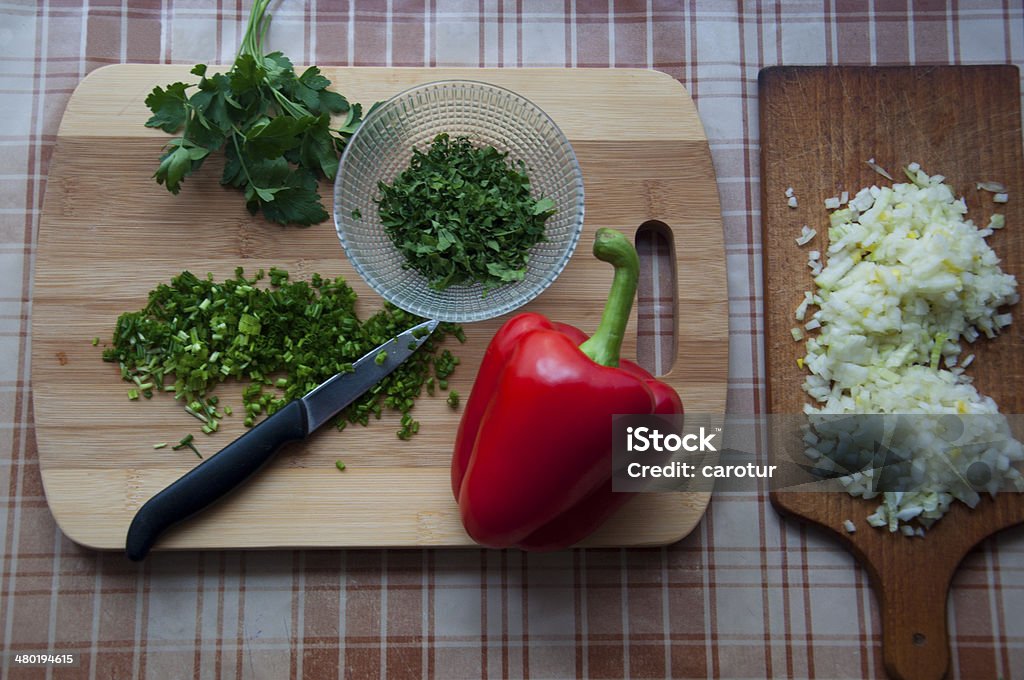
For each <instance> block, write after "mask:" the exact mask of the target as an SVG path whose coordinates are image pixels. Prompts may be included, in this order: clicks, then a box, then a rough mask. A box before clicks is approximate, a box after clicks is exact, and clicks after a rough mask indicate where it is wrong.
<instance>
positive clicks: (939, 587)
mask: <svg viewBox="0 0 1024 680" xmlns="http://www.w3.org/2000/svg"><path fill="white" fill-rule="evenodd" d="M759 95H760V111H761V120H760V131H761V143H762V148H761V164H762V175H761V176H762V201H761V206H762V219H763V224H762V227H763V234H762V245H763V255H764V292H765V336H766V337H765V362H766V370H767V380H768V382H767V388H768V410H769V412H770V413H781V414H793V413H800V412H801V410H802V408H803V405H804V403H805V402H806V401H807V397H806V395H805V394H804V392H803V391H802V389H801V384H802V382H803V378H804V373H803V371H802V370H801V369H800V368H799V367H798V366H797V363H796V359H797V357H798V356H802V355H803V343H802V342H801V343H797V342H794V341H793V338H792V337H791V335H790V328H792V327H793V326H794V325H796V321H795V319H794V316H793V313H794V310H795V309H796V307H797V305H798V304H799V301H800V299H801V298H802V296H803V291H805V290H812V289H813V282H812V280H811V275H810V270H809V269H808V267H807V264H806V260H807V250H810V249H817V250H821V251H822V252H824V251H825V249H826V247H827V232H826V230H827V226H828V213H827V211H826V210H825V209H824V207H823V206H824V200H825V199H826V198H828V197H830V196H838V195H839V194H840V193H841V192H842V191H849V192H850V195H851V196H852V195H853V194H854V193H856V192H857V191H858V190H859V189H861V188H862V187H865V186H870V185H871V184H884V183H889V182H888V181H887V180H885V178H883V177H881V176H879V175H878V174H876V173H875V172H874V170H872V169H871V168H870V167H869V166H868V165H867V164H866V163H865V161H866V160H867V159H869V158H874V159H875V160H876V162H877V163H878V164H879V165H881V166H882V167H883V168H886V169H887V170H888V171H889V172H890V174H892V175H893V176H894V177H896V178H897V181H900V180H901V179H902V178H903V177H902V172H901V170H900V168H901V167H903V166H905V165H907V164H908V163H910V162H912V161H917V162H919V163H920V164H921V165H922V167H923V168H924V170H925V171H926V172H928V173H929V174H943V175H945V176H946V177H947V181H948V182H949V183H950V184H951V185H952V187H953V188H954V191H955V192H956V193H957V194H958V195H962V196H964V197H965V198H966V201H967V205H968V209H969V213H968V217H969V218H971V219H973V220H974V222H975V223H976V224H981V225H984V224H987V223H988V220H989V217H990V216H991V214H992V213H993V212H994V211H995V210H997V209H998V211H999V212H1003V213H1004V214H1005V215H1006V222H1007V228H1006V229H1004V230H1002V231H1000V232H997V233H996V234H995V235H993V236H992V237H990V238H989V239H988V241H989V244H990V245H991V246H992V247H993V248H994V249H995V251H996V253H997V254H998V255H999V256H1000V257H1001V258H1002V260H1003V262H1002V266H1003V268H1004V270H1006V271H1008V272H1010V273H1012V274H1014V275H1015V276H1016V277H1017V278H1018V280H1021V279H1022V275H1024V237H1022V234H1024V232H1022V229H1024V160H1022V152H1021V108H1020V89H1019V73H1018V70H1017V68H1016V67H1014V66H966V67H775V68H769V69H765V70H763V71H761V73H760V78H759ZM984 180H994V181H999V182H1002V183H1004V184H1005V185H1006V186H1007V187H1008V190H1009V195H1010V202H1009V203H1007V204H1006V205H1002V206H997V205H996V204H994V203H993V202H992V194H990V193H987V192H984V191H978V190H977V189H976V186H975V183H976V182H978V181H984ZM788 187H793V189H794V191H795V193H796V195H797V197H798V207H797V208H796V209H793V208H789V207H788V206H787V203H786V197H785V191H786V189H787V188H788ZM803 224H807V225H810V226H811V227H815V228H816V229H817V231H818V236H817V237H816V238H815V240H814V241H812V242H811V244H809V245H808V246H806V247H804V248H798V247H797V246H796V243H795V241H794V239H795V237H796V236H797V235H799V233H800V227H801V225H803ZM1011 311H1013V313H1014V316H1015V319H1014V323H1013V325H1012V326H1011V327H1010V328H1008V329H1006V330H1007V332H1005V333H1004V334H1003V335H1001V336H1000V337H999V338H997V339H996V340H994V341H979V342H977V343H975V345H974V346H972V347H971V348H970V351H972V352H974V353H975V354H976V355H977V360H976V361H975V362H974V364H973V365H972V366H971V367H970V368H969V369H968V373H969V374H970V375H971V376H973V377H974V378H975V380H976V385H977V386H978V389H979V391H981V392H982V393H983V394H987V395H989V396H991V397H993V398H994V399H995V400H996V402H997V403H998V404H999V407H1000V410H1001V412H1002V413H1004V414H1019V413H1022V409H1024V392H1022V391H1021V389H1020V385H1021V379H1022V378H1024V320H1022V318H1021V311H1020V305H1017V306H1015V308H1013V309H1012V310H1011ZM772 502H773V503H774V505H775V507H776V508H777V509H778V510H779V511H780V512H782V513H784V514H788V515H793V516H795V517H797V518H800V519H803V520H807V521H809V522H812V523H814V524H816V525H818V526H820V527H823V528H825V529H826V530H828V531H832V532H836V533H837V535H838V537H839V539H840V540H841V541H842V543H843V544H844V545H846V546H847V547H848V548H850V549H851V550H852V551H853V553H854V554H855V555H856V557H857V558H858V559H859V560H860V562H861V563H862V564H863V565H864V567H865V568H866V569H867V570H868V573H869V574H870V577H871V580H872V582H873V585H874V591H875V594H876V596H877V599H878V605H879V607H880V611H881V620H882V635H883V657H884V660H885V666H886V669H887V670H888V671H889V673H890V674H892V675H893V676H894V677H900V678H938V677H942V676H943V675H944V674H945V673H946V672H947V669H948V666H949V649H948V638H947V631H946V600H947V593H948V590H949V584H950V580H951V579H952V576H953V573H954V572H955V570H956V568H957V565H958V564H959V563H960V561H961V560H962V559H963V557H964V556H965V555H966V554H967V552H968V551H969V550H971V548H972V547H974V546H975V545H977V544H978V543H979V542H981V541H982V540H984V539H985V538H986V537H988V536H990V535H992V534H993V533H995V532H997V531H999V530H1000V529H1002V528H1005V527H1007V526H1010V525H1013V524H1016V523H1020V522H1022V521H1024V498H1021V497H1020V495H1019V494H1010V493H1007V494H1002V495H1000V496H998V497H997V498H996V500H995V501H992V500H991V499H989V498H987V497H986V498H984V499H983V500H982V502H981V504H980V505H979V506H978V507H977V508H976V509H975V510H974V511H970V510H968V509H967V508H966V507H965V506H963V505H962V504H959V503H957V504H956V505H955V506H954V507H953V509H952V511H951V512H950V513H949V514H947V515H946V516H945V517H944V518H943V519H942V520H941V521H940V522H938V524H936V525H935V526H934V528H932V529H931V530H930V531H929V532H928V534H927V537H926V538H924V539H908V538H905V537H903V536H902V535H899V534H896V535H892V534H889V533H888V532H887V531H884V530H875V529H871V528H870V527H868V526H867V524H866V523H865V522H864V521H863V518H864V517H866V516H867V515H868V514H870V513H871V512H873V511H874V508H875V507H876V506H877V504H878V502H877V500H876V501H864V500H860V499H854V498H852V497H851V496H848V495H846V494H844V493H841V492H840V493H835V494H831V493H807V492H784V491H775V492H773V493H772ZM848 518H849V519H852V520H854V521H855V522H856V524H857V526H858V528H859V529H858V531H857V532H856V533H853V534H848V533H846V532H845V531H844V530H843V528H842V523H843V521H844V520H845V519H848Z"/></svg>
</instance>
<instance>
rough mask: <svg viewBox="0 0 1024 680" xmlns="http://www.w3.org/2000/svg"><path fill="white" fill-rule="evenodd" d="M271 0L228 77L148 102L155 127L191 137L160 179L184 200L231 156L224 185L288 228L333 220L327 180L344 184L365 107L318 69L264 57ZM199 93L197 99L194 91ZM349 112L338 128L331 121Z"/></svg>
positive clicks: (263, 1)
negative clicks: (342, 172) (341, 173)
mask: <svg viewBox="0 0 1024 680" xmlns="http://www.w3.org/2000/svg"><path fill="white" fill-rule="evenodd" d="M269 4H270V0H256V1H255V4H254V5H253V8H252V12H251V14H250V16H249V23H248V26H247V27H246V31H245V36H244V38H243V40H242V44H241V47H240V48H239V50H238V55H237V58H236V59H235V63H234V65H233V66H232V67H231V70H230V71H228V73H227V74H221V73H217V74H214V75H211V76H207V74H206V71H207V68H206V65H205V64H199V65H197V66H196V67H195V68H193V69H192V73H193V74H194V75H197V76H199V83H198V84H196V85H190V84H187V83H182V82H176V83H171V84H170V85H167V86H166V87H156V88H155V89H154V90H153V91H152V93H150V95H149V96H148V97H146V106H148V107H149V109H150V110H151V111H152V112H153V115H152V117H151V118H150V119H149V120H148V121H146V125H147V126H148V127H155V128H160V129H161V130H164V131H165V132H169V133H175V132H178V131H179V130H181V131H182V134H181V136H180V137H177V138H175V139H173V140H171V142H170V143H169V144H168V145H167V146H166V148H165V152H164V154H163V155H162V156H161V158H160V165H159V167H158V168H157V170H156V173H155V174H154V175H153V176H154V177H155V178H156V181H157V182H158V183H160V184H163V185H164V186H166V187H167V189H168V190H169V191H170V192H171V193H174V194H177V193H178V191H180V189H181V182H182V180H183V179H184V178H185V177H186V176H187V175H189V174H191V173H193V172H195V171H196V170H198V169H199V167H200V166H201V165H202V164H203V161H204V160H206V158H207V157H208V156H209V155H210V154H212V153H214V152H216V151H218V150H220V149H223V150H224V155H225V164H224V171H223V173H222V174H221V179H220V182H221V184H224V185H228V186H232V187H235V188H238V189H241V190H243V191H244V192H245V202H246V207H247V208H248V209H249V212H251V213H253V214H255V213H256V212H258V211H260V210H262V211H263V215H264V217H266V218H267V219H268V220H270V221H273V222H279V223H281V224H297V225H310V224H314V223H317V222H323V221H324V220H326V219H327V216H328V215H327V211H326V210H325V209H324V206H323V204H321V202H320V194H319V193H318V191H317V179H318V178H321V177H323V178H326V179H328V180H331V179H334V175H335V174H336V173H337V171H338V156H339V153H340V152H341V150H342V149H343V148H344V146H345V143H346V141H347V139H348V138H349V137H351V136H352V134H353V133H354V132H355V130H356V128H357V127H358V126H359V123H360V121H361V118H362V109H361V107H360V105H359V104H349V102H348V100H346V99H345V97H343V96H342V95H340V94H338V93H336V92H332V91H331V90H329V89H327V88H328V87H329V86H330V84H331V82H330V81H329V80H328V79H327V78H325V77H324V76H323V75H322V74H321V73H320V69H318V68H317V67H316V66H310V67H309V68H307V69H306V70H305V71H303V72H302V74H301V75H298V76H297V75H296V74H295V71H294V69H293V67H292V63H291V61H290V60H289V59H288V57H286V56H284V55H283V54H282V53H281V52H273V53H271V54H267V55H264V54H263V36H264V35H265V34H266V31H267V27H268V26H269V23H270V15H269V14H266V10H267V5H269ZM192 87H195V88H196V89H195V92H193V93H192V94H191V95H189V94H188V93H187V91H188V90H189V89H190V88H192ZM332 114H338V115H344V116H345V118H344V121H343V122H342V124H341V126H340V127H337V128H334V127H331V115H332Z"/></svg>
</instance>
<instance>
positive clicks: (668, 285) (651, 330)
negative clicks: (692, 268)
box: [633, 220, 679, 376]
mask: <svg viewBox="0 0 1024 680" xmlns="http://www.w3.org/2000/svg"><path fill="white" fill-rule="evenodd" d="M633 243H634V245H635V246H636V251H637V254H638V255H639V256H640V285H639V287H638V289H637V326H636V335H637V338H636V340H637V343H636V357H637V363H638V364H640V365H641V366H643V367H644V368H645V369H647V370H648V371H650V372H651V373H653V374H654V375H656V376H662V375H665V374H666V373H668V372H669V371H671V370H672V367H673V366H674V365H675V362H676V354H677V349H678V342H679V300H678V298H677V296H676V295H675V294H674V293H675V291H676V290H678V288H677V285H676V283H677V278H676V276H677V272H676V258H675V256H674V253H675V237H674V234H673V233H672V229H671V228H670V227H669V226H668V225H667V224H665V223H664V222H662V221H661V220H647V221H646V222H644V223H642V224H641V225H640V226H639V227H637V230H636V234H635V236H634V237H633ZM666 272H667V274H666Z"/></svg>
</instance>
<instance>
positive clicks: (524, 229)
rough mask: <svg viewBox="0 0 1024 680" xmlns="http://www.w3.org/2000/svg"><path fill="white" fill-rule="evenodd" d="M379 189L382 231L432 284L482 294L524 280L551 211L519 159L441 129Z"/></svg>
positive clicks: (552, 205)
mask: <svg viewBox="0 0 1024 680" xmlns="http://www.w3.org/2000/svg"><path fill="white" fill-rule="evenodd" d="M377 188H378V190H379V191H380V197H379V199H377V207H378V211H379V214H380V220H381V224H383V226H384V230H385V232H386V233H387V235H388V236H389V237H390V239H391V241H392V242H393V243H394V244H395V247H396V248H398V250H399V251H400V252H401V253H402V255H404V256H405V259H406V264H405V266H406V267H407V268H410V269H413V270H415V271H417V272H419V273H420V274H422V275H423V276H424V277H426V278H427V280H428V281H429V282H430V286H431V287H432V288H434V289H437V290H444V289H445V288H448V287H449V286H453V285H459V284H466V285H472V284H474V283H480V284H482V285H483V289H484V293H485V294H486V292H487V291H489V290H491V289H493V288H496V287H498V286H501V285H503V284H506V283H509V282H513V281H520V280H522V278H523V277H524V276H525V274H526V266H527V261H528V260H529V253H530V249H531V248H533V247H534V246H535V245H537V244H538V243H540V242H542V241H544V240H545V238H546V237H545V229H544V223H545V222H546V221H547V219H548V218H549V217H551V216H552V215H554V214H555V212H556V209H555V202H554V201H553V200H551V199H550V198H540V199H536V198H534V197H533V196H532V195H531V186H530V178H529V176H528V175H527V174H526V168H525V165H524V164H523V162H522V161H518V162H516V163H512V162H511V161H509V160H508V154H507V153H502V152H500V151H498V150H497V149H495V148H494V147H491V146H483V147H479V146H476V145H474V144H473V143H472V142H470V140H469V139H468V138H466V137H455V138H452V137H449V135H448V134H446V133H441V134H439V135H437V136H436V137H435V138H434V140H433V143H432V144H431V146H430V148H429V149H427V151H426V152H424V151H421V150H419V149H413V152H412V160H411V161H410V164H409V167H408V168H407V169H406V170H404V171H403V172H402V173H401V174H400V175H399V176H398V177H397V178H395V180H394V182H392V183H391V184H385V183H384V182H381V183H379V184H378V186H377Z"/></svg>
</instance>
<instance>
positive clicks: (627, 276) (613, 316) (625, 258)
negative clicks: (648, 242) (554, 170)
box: [580, 227, 640, 367]
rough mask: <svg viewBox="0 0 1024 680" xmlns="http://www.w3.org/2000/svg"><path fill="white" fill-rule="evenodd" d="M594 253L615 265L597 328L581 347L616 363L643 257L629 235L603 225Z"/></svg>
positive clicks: (599, 358) (601, 360) (602, 361)
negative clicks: (639, 254) (606, 299)
mask: <svg viewBox="0 0 1024 680" xmlns="http://www.w3.org/2000/svg"><path fill="white" fill-rule="evenodd" d="M594 257H596V258H597V259H599V260H601V261H602V262H607V263H608V264H610V265H612V266H613V267H614V268H615V275H614V277H613V278H612V287H611V291H610V292H609V293H608V301H607V302H606V303H605V305H604V313H603V314H602V315H601V323H600V324H598V326H597V331H596V332H595V333H594V335H592V336H591V337H590V339H588V340H587V341H585V342H584V343H583V344H582V345H580V350H582V351H583V353H584V354H586V355H587V356H588V357H590V358H591V359H593V360H594V363H597V364H600V365H602V366H611V367H617V366H618V365H619V354H620V353H621V352H622V340H623V338H624V337H625V335H626V324H627V323H628V322H629V313H630V311H631V310H632V309H633V298H634V297H635V296H636V286H637V281H638V280H639V278H640V258H639V257H638V256H637V254H636V248H634V247H633V244H632V243H630V241H629V239H627V238H626V236H625V235H624V234H623V233H622V232H619V231H615V230H614V229H607V228H605V227H602V228H600V229H598V230H597V235H596V238H595V239H594Z"/></svg>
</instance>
